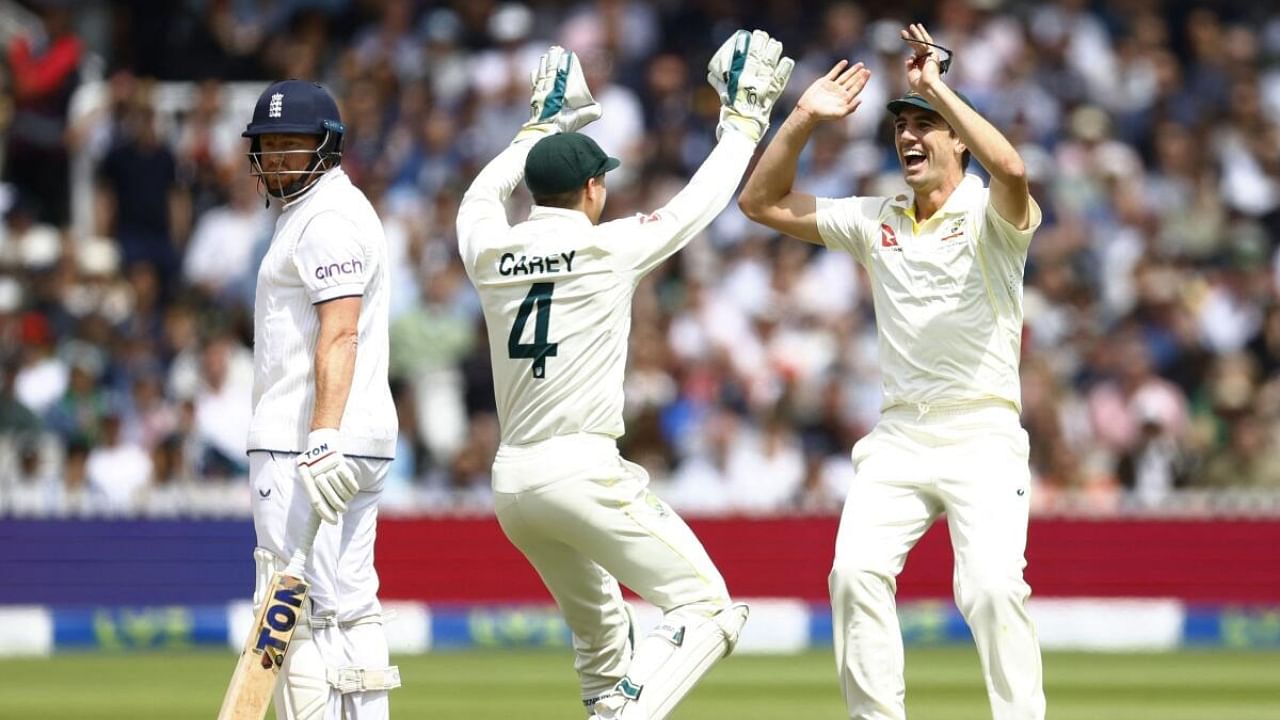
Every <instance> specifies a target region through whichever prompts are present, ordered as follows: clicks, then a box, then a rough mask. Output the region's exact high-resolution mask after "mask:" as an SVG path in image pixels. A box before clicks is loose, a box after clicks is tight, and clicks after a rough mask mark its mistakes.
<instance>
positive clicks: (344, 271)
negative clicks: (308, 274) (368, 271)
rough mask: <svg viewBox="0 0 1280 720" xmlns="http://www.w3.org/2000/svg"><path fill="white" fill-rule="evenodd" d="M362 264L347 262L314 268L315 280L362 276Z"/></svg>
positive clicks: (355, 261)
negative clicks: (342, 276) (340, 276)
mask: <svg viewBox="0 0 1280 720" xmlns="http://www.w3.org/2000/svg"><path fill="white" fill-rule="evenodd" d="M363 274H364V263H363V262H360V261H359V260H348V261H346V262H342V263H332V264H329V265H321V266H320V267H318V268H316V279H317V280H328V279H329V278H332V277H336V276H338V275H363Z"/></svg>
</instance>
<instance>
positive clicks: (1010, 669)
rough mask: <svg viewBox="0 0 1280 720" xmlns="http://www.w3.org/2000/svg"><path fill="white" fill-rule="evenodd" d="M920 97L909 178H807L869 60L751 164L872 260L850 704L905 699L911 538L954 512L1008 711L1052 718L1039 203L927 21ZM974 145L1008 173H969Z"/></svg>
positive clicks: (840, 648)
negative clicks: (1033, 276)
mask: <svg viewBox="0 0 1280 720" xmlns="http://www.w3.org/2000/svg"><path fill="white" fill-rule="evenodd" d="M902 36H903V38H904V39H905V40H907V41H908V42H910V43H911V46H912V47H913V49H914V53H913V54H912V55H911V56H910V57H909V58H908V59H907V60H906V72H907V84H908V87H909V89H910V92H908V93H907V94H906V95H904V96H903V97H900V98H898V99H896V100H893V101H892V102H890V103H889V112H890V113H891V114H892V116H893V123H894V125H893V127H894V139H895V144H896V149H897V153H898V159H899V162H900V163H901V165H902V174H903V178H904V179H905V180H906V183H907V185H908V186H909V187H910V189H911V192H910V193H909V194H904V195H899V196H897V197H851V198H842V199H828V198H814V197H813V196H811V195H805V194H802V193H798V192H794V191H793V190H792V183H793V182H794V180H795V175H796V161H797V158H798V156H799V154H800V151H801V149H802V148H803V147H804V145H805V143H806V142H807V141H808V138H809V136H810V134H811V133H812V132H813V129H814V127H815V126H816V125H817V124H818V123H820V122H823V121H827V120H839V119H840V118H843V117H846V116H848V115H849V114H850V113H852V112H853V111H854V110H855V109H856V108H857V107H858V104H859V102H860V100H859V99H858V94H859V93H860V92H861V91H862V88H863V87H864V85H865V84H866V82H867V79H868V78H869V77H870V73H869V72H868V71H867V70H866V69H865V68H863V67H862V66H861V65H860V64H859V65H854V66H852V67H848V66H847V64H846V63H845V62H844V61H841V62H840V63H839V64H837V65H836V66H835V67H834V68H832V69H831V71H830V72H829V73H827V75H826V76H825V77H823V78H820V79H819V80H818V81H816V82H814V83H813V84H812V85H811V86H809V88H808V89H807V90H806V91H805V92H804V95H803V96H802V97H801V98H800V100H799V102H798V103H797V105H796V108H795V110H794V111H793V112H792V113H791V115H790V117H788V118H787V120H786V122H785V123H784V124H783V126H782V127H781V128H780V129H779V131H778V133H777V136H776V137H775V138H774V139H773V141H772V142H771V143H770V145H769V147H768V148H767V149H766V150H765V152H764V154H763V156H762V157H761V160H760V163H759V166H758V167H757V168H756V169H755V171H754V172H753V173H752V175H751V177H750V178H749V179H748V181H747V184H746V187H745V188H744V190H743V192H742V197H741V200H740V202H739V204H740V205H741V207H742V209H743V211H744V212H745V213H746V214H747V216H748V217H750V218H752V219H753V220H755V221H756V222H760V223H763V224H765V225H768V226H769V227H772V228H774V229H776V230H778V231H780V232H783V233H786V234H788V235H791V236H794V237H797V238H800V239H802V240H806V241H808V242H811V243H814V244H818V245H825V246H827V247H829V248H831V249H834V250H842V251H844V252H848V253H850V254H852V255H853V256H854V257H855V258H856V259H857V260H858V261H859V262H860V263H862V264H863V265H864V266H865V267H866V268H867V272H868V275H869V276H870V278H871V284H872V292H873V297H874V302H875V313H876V326H877V333H878V335H879V345H880V364H881V368H882V374H883V377H884V404H883V407H882V417H881V419H880V422H879V423H878V424H877V425H876V427H875V429H873V430H872V431H871V433H870V434H868V435H867V436H866V437H864V438H862V439H861V440H860V441H858V443H857V444H856V445H855V446H854V448H853V462H854V465H855V466H856V467H857V475H856V477H855V479H854V482H853V485H852V487H851V488H850V490H849V496H848V498H847V499H846V501H845V506H844V512H843V514H842V516H841V519H840V530H839V534H838V536H837V539H836V552H835V561H834V564H833V567H832V570H831V576H830V591H831V605H832V610H833V615H834V632H835V651H836V662H837V665H838V667H839V672H840V681H841V687H842V690H843V692H844V698H845V703H846V704H847V706H848V709H849V717H851V718H859V719H864V720H872V719H874V720H890V719H898V718H904V717H906V710H905V707H904V704H903V696H904V693H905V689H904V683H903V677H902V672H903V651H902V637H901V633H900V631H899V628H898V621H897V616H896V613H895V605H894V590H895V587H896V580H895V579H896V577H897V575H898V573H899V572H901V571H902V567H903V564H904V562H905V561H906V556H907V553H908V552H909V551H910V550H911V548H912V546H913V545H915V543H916V541H917V540H919V538H920V536H921V535H922V534H924V532H925V530H926V529H928V527H929V525H930V524H931V523H932V522H933V521H934V519H936V518H937V517H938V515H939V514H941V513H943V512H946V513H947V525H948V528H949V529H950V532H951V543H952V546H953V547H954V548H955V563H956V569H955V594H956V604H957V605H958V606H959V608H960V611H961V612H962V613H963V614H964V617H965V619H966V620H967V621H968V623H969V627H970V628H971V629H972V631H973V636H974V640H975V641H976V644H977V647H978V654H979V656H980V658H981V662H982V670H983V675H984V677H985V678H986V683H987V691H988V695H989V697H990V700H991V708H992V714H993V716H994V717H995V718H996V719H997V720H1013V719H1014V718H1017V719H1018V720H1031V719H1034V718H1043V717H1044V713H1045V701H1044V693H1043V690H1042V688H1041V670H1040V650H1039V647H1038V643H1037V640H1036V634H1035V629H1034V627H1033V626H1032V623H1031V619H1030V617H1028V615H1027V610H1026V600H1027V596H1028V595H1029V594H1030V588H1028V587H1027V584H1026V582H1024V581H1023V578H1022V571H1023V568H1024V566H1025V565H1026V560H1025V558H1024V551H1025V547H1026V537H1027V514H1028V499H1029V498H1028V497H1027V493H1028V492H1029V490H1030V488H1029V483H1030V470H1029V468H1028V464H1027V435H1026V432H1025V431H1024V430H1023V429H1022V427H1021V425H1020V424H1019V420H1018V413H1019V409H1020V407H1021V398H1020V388H1019V378H1018V353H1019V347H1020V337H1021V335H1020V333H1021V330H1022V276H1023V266H1024V264H1025V262H1026V257H1027V248H1028V245H1029V244H1030V242H1031V235H1032V233H1033V232H1034V231H1035V229H1036V227H1037V226H1039V224H1040V209H1039V207H1037V205H1036V203H1035V200H1033V199H1032V198H1031V195H1030V193H1029V192H1028V189H1027V178H1026V172H1025V170H1024V168H1023V163H1022V159H1021V158H1020V157H1019V156H1018V153H1017V151H1015V150H1014V148H1013V146H1012V145H1010V144H1009V141H1008V140H1006V139H1005V138H1004V136H1002V135H1001V134H1000V132H999V131H998V130H996V129H995V128H994V127H992V125H991V124H990V123H989V122H987V121H986V120H985V119H983V118H982V116H981V115H979V114H978V113H977V112H976V111H974V110H973V108H972V107H970V106H969V104H968V102H967V101H966V100H965V99H964V98H963V97H962V96H960V95H959V94H957V93H956V92H955V91H953V90H952V89H951V88H949V87H947V85H946V84H945V83H944V82H943V81H942V78H941V71H942V70H943V69H944V67H943V64H944V63H947V62H948V61H949V59H950V58H949V53H948V57H946V58H940V57H939V54H940V53H939V52H938V51H937V50H935V49H934V48H935V47H936V46H934V45H933V44H932V42H933V40H932V38H931V37H930V36H929V33H928V32H927V31H926V30H925V28H924V27H923V26H922V25H911V26H910V27H909V28H908V29H906V30H904V31H903V32H902ZM970 153H972V154H973V156H974V157H976V158H977V159H978V162H980V163H982V166H983V167H984V168H986V169H987V171H988V172H989V173H990V174H991V186H990V187H989V188H988V187H984V186H983V184H982V181H981V180H980V179H979V178H977V177H976V176H972V175H966V174H965V166H966V164H967V162H968V159H969V154H970Z"/></svg>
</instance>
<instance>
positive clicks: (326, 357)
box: [310, 328, 359, 430]
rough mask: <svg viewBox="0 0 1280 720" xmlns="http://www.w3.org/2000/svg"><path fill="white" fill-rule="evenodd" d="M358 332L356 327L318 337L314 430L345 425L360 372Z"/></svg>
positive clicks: (313, 413)
mask: <svg viewBox="0 0 1280 720" xmlns="http://www.w3.org/2000/svg"><path fill="white" fill-rule="evenodd" d="M358 344H359V335H358V332H357V331H356V330H355V329H354V328H352V329H343V330H339V331H330V332H327V333H326V332H325V331H324V329H323V328H322V329H321V333H320V337H319V338H317V339H316V354H315V382H316V402H315V407H314V408H313V409H312V411H311V428H310V429H311V430H319V429H320V428H338V427H341V426H342V413H343V412H344V411H345V410H346V407H347V397H348V396H349V395H350V394H351V381H352V378H353V377H354V376H355V371H356V350H357V346H358Z"/></svg>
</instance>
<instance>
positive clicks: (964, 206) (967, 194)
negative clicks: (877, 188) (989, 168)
mask: <svg viewBox="0 0 1280 720" xmlns="http://www.w3.org/2000/svg"><path fill="white" fill-rule="evenodd" d="M982 188H983V185H982V178H980V177H978V176H977V175H974V174H972V173H966V174H965V176H964V179H963V180H961V181H960V184H959V185H957V186H956V189H955V190H952V191H951V194H950V195H948V196H947V199H946V202H944V203H942V207H940V208H938V212H936V213H934V214H933V215H932V216H930V217H929V220H932V219H933V218H936V217H942V216H944V215H956V214H959V213H964V212H966V211H967V210H968V209H969V205H970V204H971V203H972V201H973V200H974V198H975V197H977V195H978V193H980V192H982ZM889 204H890V205H892V206H893V207H895V208H897V209H898V210H900V211H902V213H903V214H904V215H906V216H907V217H909V218H911V220H912V222H915V219H916V218H915V214H916V194H915V192H913V191H910V190H908V191H907V192H905V193H903V194H901V195H897V196H895V197H894V198H893V199H892V200H890V201H889ZM926 222H927V221H926Z"/></svg>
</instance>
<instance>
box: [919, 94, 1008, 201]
mask: <svg viewBox="0 0 1280 720" xmlns="http://www.w3.org/2000/svg"><path fill="white" fill-rule="evenodd" d="M922 94H924V96H925V99H926V100H928V101H929V104H930V105H932V106H933V107H935V108H937V110H938V112H939V113H940V114H941V115H942V117H943V119H944V120H946V121H947V124H949V125H950V126H951V128H952V129H953V130H955V131H956V136H957V137H959V138H960V141H961V142H963V143H964V145H965V147H967V148H969V151H970V152H972V153H973V156H974V157H975V158H977V159H978V162H979V163H982V167H984V168H986V170H987V172H989V173H991V178H992V180H994V181H996V182H1000V183H1004V184H1005V185H1010V186H1018V185H1025V183H1026V177H1027V170H1026V166H1025V165H1024V164H1023V162H1022V156H1021V155H1019V154H1018V151H1017V150H1016V149H1015V148H1014V147H1013V144H1012V143H1010V142H1009V140H1008V139H1007V138H1005V136H1004V134H1003V133H1001V132H1000V131H999V130H998V129H996V126H994V125H992V124H991V123H990V122H989V121H988V120H987V119H986V118H984V117H982V116H981V115H979V114H978V111H976V110H974V109H973V108H971V107H969V106H968V105H967V104H966V103H965V102H964V101H963V100H961V99H960V96H958V95H956V94H955V92H954V91H952V90H951V88H949V87H947V85H946V83H943V82H941V81H939V82H938V83H937V84H935V85H934V86H933V87H931V88H929V90H928V92H926V93H922Z"/></svg>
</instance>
